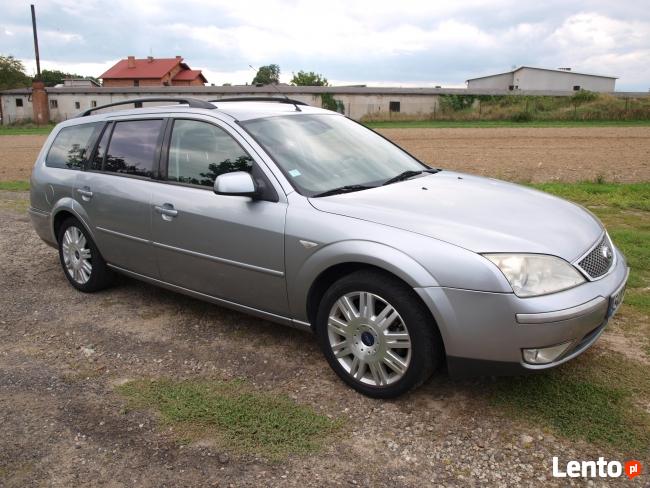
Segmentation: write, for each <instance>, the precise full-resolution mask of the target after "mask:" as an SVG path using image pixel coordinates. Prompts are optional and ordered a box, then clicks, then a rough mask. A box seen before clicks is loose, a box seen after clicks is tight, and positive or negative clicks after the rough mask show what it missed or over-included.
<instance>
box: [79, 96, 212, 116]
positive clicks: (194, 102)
mask: <svg viewBox="0 0 650 488" xmlns="http://www.w3.org/2000/svg"><path fill="white" fill-rule="evenodd" d="M147 102H176V103H182V104H187V105H189V106H190V107H192V108H207V109H214V108H215V106H214V105H212V104H211V103H210V102H206V101H205V100H199V99H198V98H191V97H180V98H179V97H150V98H131V99H129V100H122V101H121V102H113V103H107V104H106V105H100V106H99V107H92V108H89V109H88V110H85V111H84V112H81V113H80V114H79V115H78V116H77V117H87V116H88V115H90V114H92V113H93V112H94V111H96V110H101V109H103V108H108V107H116V106H118V105H129V104H132V103H134V104H135V103H147Z"/></svg>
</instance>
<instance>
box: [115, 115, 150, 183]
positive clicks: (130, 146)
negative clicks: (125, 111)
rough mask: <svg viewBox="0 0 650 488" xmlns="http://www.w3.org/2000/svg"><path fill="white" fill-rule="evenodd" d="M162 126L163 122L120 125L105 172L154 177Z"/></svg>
mask: <svg viewBox="0 0 650 488" xmlns="http://www.w3.org/2000/svg"><path fill="white" fill-rule="evenodd" d="M162 124H163V121H162V120H129V121H124V122H117V123H116V124H115V128H114V129H113V135H112V136H111V139H110V143H109V146H108V151H107V152H106V158H105V160H104V168H103V169H104V171H108V172H111V173H122V174H127V175H133V176H146V177H151V176H152V174H153V166H154V161H155V159H156V156H157V154H158V139H159V138H160V131H161V128H162Z"/></svg>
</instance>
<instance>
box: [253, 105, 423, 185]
mask: <svg viewBox="0 0 650 488" xmlns="http://www.w3.org/2000/svg"><path fill="white" fill-rule="evenodd" d="M241 125H242V126H243V127H244V128H245V129H246V130H247V131H248V132H249V133H250V134H251V135H252V136H253V138H255V140H256V141H257V142H258V143H259V144H260V145H261V146H262V147H264V149H265V150H266V151H267V152H268V153H269V155H270V156H271V157H272V158H273V160H274V161H275V162H276V164H277V165H278V166H280V168H281V169H282V170H283V171H284V173H285V175H286V176H287V178H288V179H289V180H290V181H291V182H292V184H293V186H294V187H295V188H296V189H297V190H298V191H299V192H300V193H301V194H303V195H307V196H314V195H318V194H320V193H326V192H329V191H331V190H334V189H337V188H342V187H346V188H347V189H348V190H350V189H353V190H357V189H358V190H362V189H364V188H365V187H373V186H378V185H381V184H382V183H384V182H385V181H387V180H388V179H390V178H394V177H395V176H397V175H399V174H400V173H403V172H405V171H417V172H420V171H423V170H426V169H427V167H426V166H424V165H423V164H422V163H420V162H418V161H417V160H416V159H414V158H413V157H411V156H409V155H408V154H407V153H405V152H404V151H402V150H401V149H400V148H398V147H397V146H395V145H393V144H392V143H390V142H388V141H387V140H385V139H384V138H383V137H381V136H379V135H378V134H375V133H374V132H372V131H371V130H368V129H366V128H365V127H363V126H362V125H360V124H357V123H356V122H353V121H351V120H349V119H347V118H345V117H342V116H339V115H334V114H332V115H330V114H321V115H309V114H300V115H287V116H277V117H265V118H260V119H253V120H249V121H243V122H241Z"/></svg>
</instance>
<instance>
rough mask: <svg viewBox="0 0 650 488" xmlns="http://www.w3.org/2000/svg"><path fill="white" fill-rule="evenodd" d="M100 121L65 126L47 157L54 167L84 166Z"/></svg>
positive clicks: (47, 161) (74, 167) (49, 164)
mask: <svg viewBox="0 0 650 488" xmlns="http://www.w3.org/2000/svg"><path fill="white" fill-rule="evenodd" d="M98 127H99V123H97V122H96V123H92V124H83V125H75V126H72V127H65V128H63V129H61V130H60V131H59V133H58V134H57V136H56V138H55V139H54V142H53V143H52V146H51V147H50V150H49V151H48V153H47V157H46V158H45V165H46V166H50V167H52V168H72V169H80V168H81V167H82V166H83V163H84V160H85V158H86V152H87V151H88V146H89V143H90V141H91V139H92V136H93V133H94V132H95V130H96V129H98Z"/></svg>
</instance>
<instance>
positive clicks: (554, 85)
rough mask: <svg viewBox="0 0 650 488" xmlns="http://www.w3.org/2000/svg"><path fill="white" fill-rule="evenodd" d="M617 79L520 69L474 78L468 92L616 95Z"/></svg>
mask: <svg viewBox="0 0 650 488" xmlns="http://www.w3.org/2000/svg"><path fill="white" fill-rule="evenodd" d="M616 79H617V78H616V77H615V76H603V75H594V74H588V73H578V72H575V71H571V68H559V69H547V68H533V67H531V66H521V67H519V68H516V69H513V70H512V71H508V72H507V73H499V74H496V75H488V76H481V77H479V78H471V79H469V80H467V81H466V83H467V88H468V89H469V90H510V91H514V90H523V91H538V90H539V91H578V90H589V91H594V92H613V91H614V85H615V83H616Z"/></svg>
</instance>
